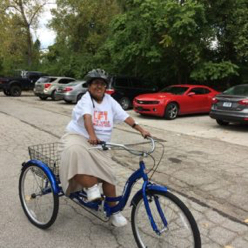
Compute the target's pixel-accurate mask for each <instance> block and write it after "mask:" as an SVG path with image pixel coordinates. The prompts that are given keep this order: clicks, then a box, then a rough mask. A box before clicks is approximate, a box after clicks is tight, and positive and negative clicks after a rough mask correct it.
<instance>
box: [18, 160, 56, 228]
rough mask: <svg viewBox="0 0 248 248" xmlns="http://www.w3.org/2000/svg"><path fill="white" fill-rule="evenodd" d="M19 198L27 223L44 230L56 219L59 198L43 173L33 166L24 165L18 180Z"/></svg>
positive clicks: (40, 169)
mask: <svg viewBox="0 0 248 248" xmlns="http://www.w3.org/2000/svg"><path fill="white" fill-rule="evenodd" d="M19 197H20V201H21V205H22V208H23V210H24V212H25V214H26V216H27V217H28V219H29V221H30V222H31V223H32V224H34V225H35V226H37V227H39V228H41V229H46V228H48V227H50V226H51V225H52V224H53V223H54V221H55V220H56V218H57V214H58V210H59V196H58V194H55V193H54V190H53V187H52V186H51V180H50V179H49V178H48V176H47V174H46V173H45V171H44V170H43V169H42V168H40V167H38V166H36V165H34V164H29V165H25V167H24V168H23V169H22V172H21V175H20V179H19Z"/></svg>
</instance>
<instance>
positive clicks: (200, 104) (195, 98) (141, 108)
mask: <svg viewBox="0 0 248 248" xmlns="http://www.w3.org/2000/svg"><path fill="white" fill-rule="evenodd" d="M219 93H220V92H218V91H216V90H214V89H211V88H210V87H207V86H203V85H189V84H183V85H171V86H169V87H166V88H164V89H163V90H161V91H160V92H157V93H151V94H144V95H139V96H137V97H135V98H134V101H133V106H134V110H135V111H136V112H137V113H140V114H144V115H156V116H161V117H164V118H166V119H168V120H172V119H175V118H176V117H177V116H178V115H184V114H194V113H209V112H210V108H211V104H212V98H213V97H214V96H216V95H217V94H219Z"/></svg>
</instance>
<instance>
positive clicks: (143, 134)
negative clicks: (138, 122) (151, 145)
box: [140, 130, 151, 138]
mask: <svg viewBox="0 0 248 248" xmlns="http://www.w3.org/2000/svg"><path fill="white" fill-rule="evenodd" d="M140 133H141V135H142V136H143V137H144V138H146V137H151V134H150V132H148V131H146V130H142V131H141V132H140Z"/></svg>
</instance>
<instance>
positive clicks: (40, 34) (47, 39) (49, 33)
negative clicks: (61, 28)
mask: <svg viewBox="0 0 248 248" xmlns="http://www.w3.org/2000/svg"><path fill="white" fill-rule="evenodd" d="M51 8H56V4H49V5H47V6H46V8H45V11H44V13H43V14H42V15H41V16H40V22H39V28H38V30H36V31H35V32H34V31H33V32H32V34H33V38H34V40H35V39H37V38H38V39H39V41H40V42H41V49H42V50H44V49H47V48H48V46H50V45H52V44H54V41H55V38H56V33H55V32H54V31H53V30H51V29H50V28H48V27H47V24H48V23H49V21H50V20H51V19H52V15H51V12H50V9H51Z"/></svg>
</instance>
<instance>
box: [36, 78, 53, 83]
mask: <svg viewBox="0 0 248 248" xmlns="http://www.w3.org/2000/svg"><path fill="white" fill-rule="evenodd" d="M50 81H51V78H49V77H41V78H39V80H38V81H37V82H38V83H49V82H50Z"/></svg>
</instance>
